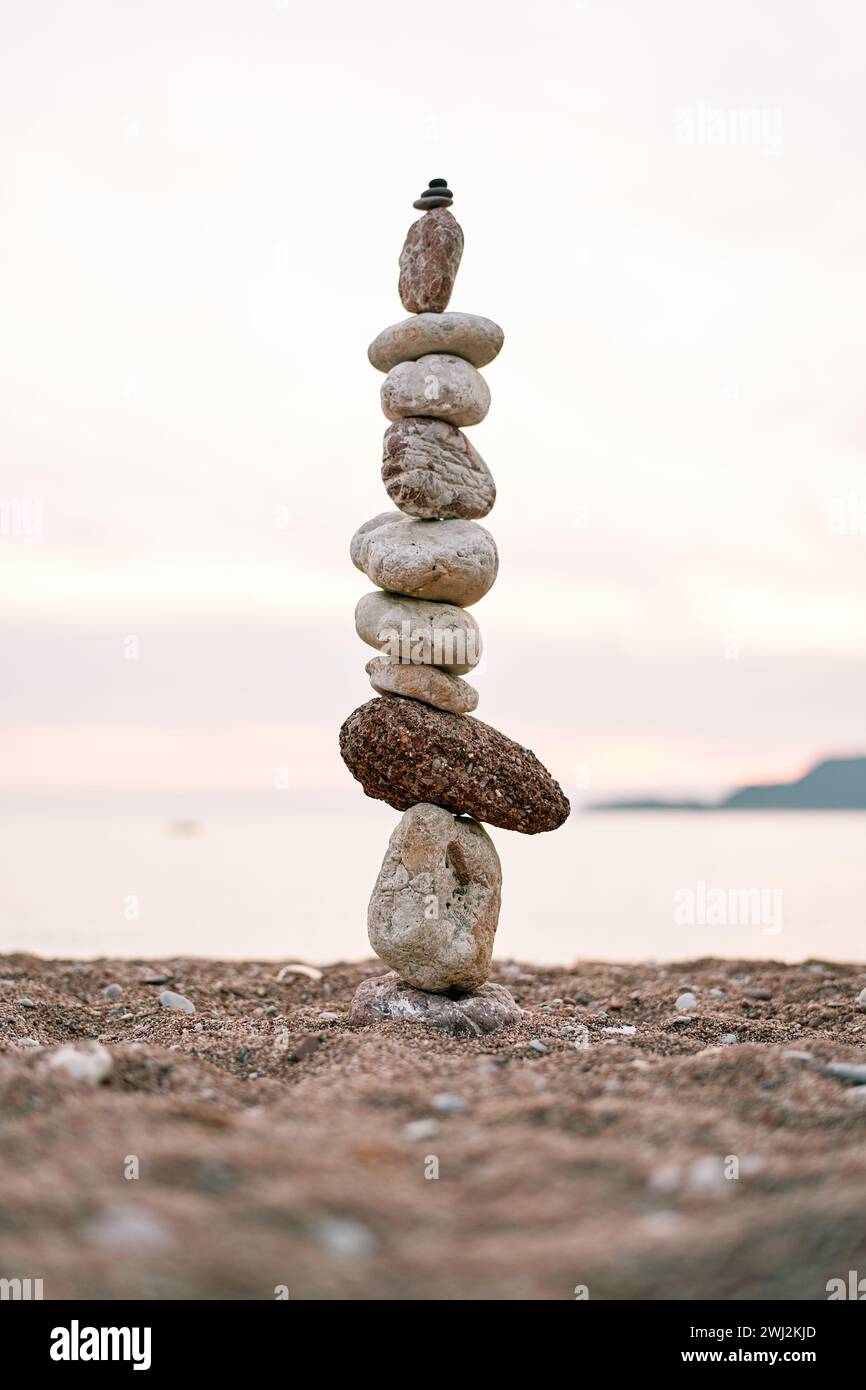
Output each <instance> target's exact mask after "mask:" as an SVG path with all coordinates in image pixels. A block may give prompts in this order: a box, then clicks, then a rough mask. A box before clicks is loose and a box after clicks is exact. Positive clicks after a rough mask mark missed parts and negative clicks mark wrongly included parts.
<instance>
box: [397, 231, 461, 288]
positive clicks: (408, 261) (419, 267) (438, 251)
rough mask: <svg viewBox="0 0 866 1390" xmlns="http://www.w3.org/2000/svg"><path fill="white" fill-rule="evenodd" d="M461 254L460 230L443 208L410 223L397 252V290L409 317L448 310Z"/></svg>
mask: <svg viewBox="0 0 866 1390" xmlns="http://www.w3.org/2000/svg"><path fill="white" fill-rule="evenodd" d="M462 255H463V231H462V228H461V226H460V223H459V222H458V221H457V219H456V217H455V216H454V214H453V213H451V212H449V211H448V209H447V208H433V210H432V211H431V212H425V213H424V216H423V217H419V218H418V221H417V222H413V223H412V226H411V227H410V228H409V231H408V233H407V236H406V240H405V242H404V244H403V250H402V251H401V252H400V282H399V286H398V288H399V291H400V299H401V301H402V304H403V308H404V309H407V310H408V311H409V313H410V314H441V313H442V312H443V310H445V309H447V308H448V301H449V299H450V298H451V291H452V290H453V288H454V280H455V278H456V276H457V267H458V266H459V265H460V257H461V256H462Z"/></svg>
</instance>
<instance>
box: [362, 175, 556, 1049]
mask: <svg viewBox="0 0 866 1390" xmlns="http://www.w3.org/2000/svg"><path fill="white" fill-rule="evenodd" d="M451 203H452V194H451V193H450V191H449V190H448V187H447V185H446V183H445V180H444V179H431V181H430V185H429V187H428V188H427V189H426V190H425V192H424V193H422V195H421V197H420V198H418V199H417V201H416V202H415V204H414V206H415V207H416V208H418V209H419V210H420V211H421V213H422V216H421V217H419V218H418V220H417V221H416V222H413V224H412V226H411V227H410V228H409V233H408V235H407V237H406V241H405V244H404V247H403V251H402V253H401V255H400V281H399V293H400V299H401V300H402V303H403V307H404V308H405V309H406V310H408V311H409V313H410V314H411V315H412V317H411V318H408V319H405V320H404V321H403V322H402V323H398V324H394V325H393V326H392V327H390V328H386V329H384V330H383V332H381V333H380V334H379V336H378V338H376V339H375V341H374V342H373V343H372V344H371V345H370V348H369V353H368V355H369V358H370V361H371V363H372V364H373V366H374V367H376V368H377V369H378V370H379V371H381V372H385V373H387V375H386V377H385V381H384V383H383V385H382V409H383V411H384V412H385V415H386V416H387V418H388V419H389V420H391V421H393V423H392V424H391V426H390V428H389V429H388V430H387V432H386V434H385V442H384V461H383V464H382V481H383V482H384V484H385V488H386V491H387V493H388V496H389V497H390V498H391V501H392V502H393V503H394V505H395V506H396V507H397V508H398V510H396V511H389V512H381V513H380V514H379V515H378V516H375V517H373V518H372V520H371V521H367V522H365V523H364V525H363V526H361V527H360V528H359V530H358V531H356V533H355V535H354V537H353V538H352V544H351V556H352V560H353V562H354V564H355V565H356V566H357V568H358V569H360V570H362V571H363V572H364V574H366V575H367V577H368V579H370V580H371V581H372V582H373V583H374V584H375V585H377V588H376V589H374V590H373V591H372V592H371V593H368V594H365V595H364V596H363V597H362V598H361V600H360V602H359V603H358V606H357V608H356V610H355V627H356V629H357V632H358V636H359V637H361V638H362V639H363V640H364V641H365V642H367V643H369V645H370V646H371V647H374V648H375V649H376V651H377V652H378V653H379V655H377V656H375V657H373V659H372V660H371V661H369V662H368V664H367V668H366V669H367V673H368V675H369V677H370V684H371V685H372V686H373V689H374V690H375V691H377V693H378V698H376V699H374V700H370V701H368V703H367V704H364V705H361V707H360V708H359V709H356V710H355V712H354V713H353V714H351V715H350V716H349V718H348V719H347V720H346V722H345V724H344V725H343V727H342V729H341V730H340V751H341V752H342V755H343V759H344V761H345V762H346V765H347V766H348V768H349V770H350V772H351V773H352V774H353V776H354V777H356V778H357V779H358V781H359V782H360V783H361V785H362V787H363V788H364V791H365V792H366V794H367V795H368V796H371V797H375V798H376V799H378V800H380V801H387V802H388V803H389V805H391V806H393V807H395V808H396V809H397V810H398V811H402V812H404V814H403V816H402V818H401V820H400V823H399V825H398V826H397V828H396V830H395V831H394V833H393V835H392V836H391V841H390V844H389V846H388V852H387V854H386V856H385V860H384V863H383V865H382V868H381V871H380V873H379V877H378V879H377V881H376V885H375V887H374V889H373V896H372V898H371V900H370V907H369V912H368V930H369V936H370V944H371V945H372V947H373V949H374V950H375V951H376V953H377V955H379V956H380V957H381V959H382V960H383V961H384V962H385V964H386V965H388V966H390V967H391V973H390V974H387V975H383V976H379V977H377V978H376V979H373V980H368V981H365V983H364V984H363V985H361V987H360V988H359V990H358V992H357V994H356V995H355V999H354V1001H353V1006H352V1013H353V1018H354V1019H355V1020H356V1021H359V1022H371V1021H374V1020H375V1019H381V1018H404V1019H413V1020H416V1021H419V1022H425V1023H428V1024H431V1025H432V1026H435V1027H440V1028H444V1029H447V1030H449V1031H453V1032H457V1033H477V1032H486V1031H490V1030H492V1029H493V1028H497V1027H500V1026H502V1025H503V1024H505V1023H509V1022H511V1021H513V1019H514V1018H515V1017H516V1016H517V1014H518V1012H519V1011H518V1010H517V1006H516V1005H515V1003H514V1001H513V999H512V998H511V996H510V994H509V993H508V991H507V990H506V989H504V988H503V987H502V986H501V985H494V984H488V983H487V976H488V974H489V972H490V961H491V956H492V951H493V937H494V934H495V932H496V925H497V922H498V919H499V905H500V893H501V884H502V876H501V870H500V865H499V856H498V855H497V853H496V849H495V846H494V844H493V841H492V840H491V838H490V836H489V835H488V833H487V831H486V830H484V828H483V827H482V825H480V824H479V822H480V821H486V822H487V823H488V824H490V825H496V826H501V827H502V828H503V829H505V830H518V831H521V832H522V833H523V834H527V835H533V834H536V833H537V832H538V831H542V830H555V829H556V827H557V826H559V825H561V824H562V823H563V821H565V819H566V818H567V816H568V813H569V804H568V801H567V799H566V797H565V796H564V794H563V792H562V789H561V788H560V786H559V784H558V783H557V782H555V781H554V780H553V778H552V777H551V776H550V774H549V773H548V772H547V771H546V769H545V768H544V767H542V765H541V763H540V762H539V761H538V759H537V758H536V757H535V756H534V754H533V753H531V752H530V750H529V749H528V748H523V747H521V746H520V744H517V743H514V742H512V740H511V739H509V738H506V737H505V735H504V734H500V733H499V732H497V730H495V729H492V728H490V726H489V725H487V724H482V723H481V721H480V720H478V719H473V718H472V717H471V711H472V710H474V709H475V707H476V706H477V704H478V692H477V690H475V689H474V687H473V686H472V685H470V684H469V683H468V682H467V681H465V680H463V679H462V677H463V676H465V675H467V674H468V673H469V672H471V671H472V669H473V668H474V667H475V666H477V664H478V662H479V661H480V659H481V633H480V630H479V628H478V624H477V623H476V621H475V619H474V617H473V616H472V614H471V613H469V612H468V611H467V610H468V609H469V608H470V607H471V606H472V605H473V604H475V603H477V602H478V600H479V599H481V598H483V597H484V595H485V594H486V593H487V591H488V589H489V588H490V587H491V585H492V584H493V582H494V580H495V579H496V575H497V571H498V568H499V556H498V554H497V550H496V543H495V541H494V539H493V537H492V536H491V535H490V532H489V531H487V530H485V528H484V527H483V526H479V525H478V524H477V519H478V518H479V517H483V516H486V515H487V513H488V512H489V511H490V510H491V508H492V506H493V503H494V501H495V499H496V487H495V484H494V482H493V478H492V477H491V474H490V470H489V469H488V467H487V465H486V464H485V462H484V460H483V459H482V458H481V457H480V455H479V454H478V453H477V451H476V450H475V449H474V448H473V446H472V444H471V443H470V442H469V440H468V439H467V438H466V436H465V434H463V433H462V429H461V427H465V426H469V425H475V424H478V423H479V421H481V420H483V419H484V417H485V415H486V414H487V411H488V409H489V407H490V391H489V390H488V387H487V383H486V382H485V380H484V378H483V377H482V376H481V374H480V372H479V370H478V368H479V367H484V366H486V365H487V364H488V363H489V362H492V361H493V359H494V357H496V355H497V353H498V352H499V350H500V348H501V347H502V343H503V337H504V335H503V332H502V329H501V328H499V326H498V325H497V324H495V323H493V322H492V320H490V319H486V318H480V317H478V316H477V315H475V314H463V313H447V312H446V310H447V308H448V303H449V300H450V298H451V291H452V289H453V287H454V280H455V277H456V275H457V269H458V266H459V265H460V258H461V256H462V253H463V232H462V230H461V228H460V226H459V224H458V223H457V221H456V220H455V218H454V216H453V215H452V213H451V212H449V210H448V209H449V207H450V205H451Z"/></svg>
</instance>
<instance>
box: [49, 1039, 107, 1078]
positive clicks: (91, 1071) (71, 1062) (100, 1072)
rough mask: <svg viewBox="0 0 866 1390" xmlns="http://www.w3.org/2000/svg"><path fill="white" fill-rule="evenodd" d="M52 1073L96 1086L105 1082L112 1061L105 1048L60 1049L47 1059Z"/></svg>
mask: <svg viewBox="0 0 866 1390" xmlns="http://www.w3.org/2000/svg"><path fill="white" fill-rule="evenodd" d="M46 1065H47V1066H49V1067H51V1069H52V1071H61V1072H65V1074H66V1075H67V1076H70V1077H72V1079H73V1080H74V1081H86V1082H87V1083H88V1085H90V1086H98V1085H99V1084H100V1082H102V1081H105V1080H107V1078H108V1077H109V1076H110V1075H111V1072H112V1070H113V1068H114V1059H113V1058H112V1056H111V1053H110V1052H109V1051H108V1049H107V1048H105V1047H102V1046H101V1045H99V1044H97V1045H96V1046H93V1047H61V1048H60V1049H59V1050H58V1051H57V1052H54V1053H52V1054H51V1056H50V1057H49V1058H48V1059H47V1063H46Z"/></svg>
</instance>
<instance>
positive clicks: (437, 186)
mask: <svg viewBox="0 0 866 1390" xmlns="http://www.w3.org/2000/svg"><path fill="white" fill-rule="evenodd" d="M453 201H454V194H453V193H452V192H451V190H450V188H449V187H448V182H447V180H446V179H431V180H430V183H429V185H428V187H427V188H425V189H424V192H423V193H422V194H421V197H420V198H416V199H415V201H414V203H413V204H412V206H413V208H419V209H420V211H421V212H429V211H430V209H431V208H447V207H450V205H451V204H452V203H453Z"/></svg>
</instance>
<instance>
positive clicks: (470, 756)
mask: <svg viewBox="0 0 866 1390" xmlns="http://www.w3.org/2000/svg"><path fill="white" fill-rule="evenodd" d="M340 752H341V753H342V755H343V761H344V762H345V764H346V766H347V767H348V769H349V771H350V772H351V774H352V776H353V777H356V778H357V779H358V781H359V782H360V783H361V786H362V787H363V788H364V791H365V792H366V794H367V796H370V797H373V798H374V800H376V801H387V802H388V805H389V806H393V807H394V808H395V809H396V810H398V811H406V810H408V809H409V807H410V806H415V805H417V803H418V802H419V801H430V802H432V803H433V804H434V805H435V806H444V807H445V809H446V811H451V812H453V814H454V815H455V816H472V818H473V820H478V821H486V822H487V823H488V824H489V825H498V826H501V827H502V829H503V830H519V831H521V832H522V833H523V834H524V835H536V834H538V833H539V832H540V831H542V830H555V829H556V828H557V826H559V825H562V823H563V821H565V820H566V819H567V818H568V814H569V811H570V809H571V808H570V806H569V804H568V798H567V797H566V796H565V794H564V793H563V791H562V788H561V787H560V785H559V783H558V782H555V781H554V779H553V778H552V777H551V775H550V773H549V772H548V771H547V769H546V768H544V767H543V766H542V764H541V763H540V762H539V761H538V759H537V758H536V756H535V754H534V753H533V752H532V751H531V750H530V749H529V748H523V747H521V745H520V744H519V743H514V742H513V740H512V739H510V738H506V736H505V734H500V733H499V732H498V730H496V729H492V728H491V727H490V725H489V724H483V723H482V722H481V720H480V719H475V718H473V717H472V715H469V714H449V713H448V712H447V711H446V710H439V709H434V708H433V707H432V706H430V705H423V704H421V703H420V702H419V701H417V700H404V699H401V698H400V697H399V696H393V697H389V696H384V697H383V698H382V699H379V700H369V701H368V702H367V704H365V705H361V706H360V707H359V708H358V709H356V710H355V711H354V712H353V713H352V714H350V715H349V718H348V719H347V720H346V722H345V724H344V725H343V727H342V729H341V730H340Z"/></svg>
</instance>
